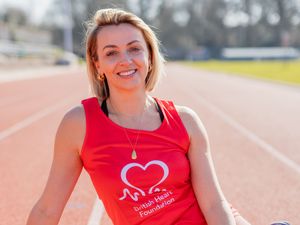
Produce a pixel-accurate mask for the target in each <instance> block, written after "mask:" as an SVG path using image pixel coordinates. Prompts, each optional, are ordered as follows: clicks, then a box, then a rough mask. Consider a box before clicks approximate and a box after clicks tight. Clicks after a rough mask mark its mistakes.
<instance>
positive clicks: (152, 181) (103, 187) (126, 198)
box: [81, 98, 207, 225]
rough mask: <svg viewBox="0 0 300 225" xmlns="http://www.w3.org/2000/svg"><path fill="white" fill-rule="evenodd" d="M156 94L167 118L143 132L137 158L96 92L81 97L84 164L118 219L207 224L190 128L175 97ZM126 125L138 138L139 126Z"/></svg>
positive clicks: (155, 224) (126, 224) (133, 223)
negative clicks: (193, 168)
mask: <svg viewBox="0 0 300 225" xmlns="http://www.w3.org/2000/svg"><path fill="white" fill-rule="evenodd" d="M155 100H156V102H157V103H158V104H159V106H160V108H161V109H162V112H163V115H164V119H163V122H162V124H161V126H160V127H159V128H157V129H156V130H153V131H141V132H140V136H139V140H138V143H137V146H136V152H137V155H138V157H137V159H135V160H133V159H131V152H132V148H131V145H130V144H129V142H128V139H127V137H126V135H125V133H124V130H123V127H121V126H119V125H118V124H116V123H114V122H113V121H111V120H110V119H109V118H108V117H107V116H106V115H105V114H104V113H103V111H102V110H101V108H100V105H99V103H98V100H97V98H89V99H86V100H83V101H82V104H83V106H84V110H85V116H86V136H85V140H84V144H83V147H82V152H81V158H82V162H83V165H84V168H85V169H86V171H87V172H88V173H89V175H90V177H91V180H92V182H93V185H94V187H95V189H96V191H97V194H98V196H99V198H100V199H101V200H102V202H103V205H104V207H105V209H106V211H107V214H108V215H109V216H110V218H111V220H112V221H113V223H114V224H115V225H139V224H141V225H206V224H207V223H206V222H205V219H204V216H203V214H202V212H201V210H200V208H199V206H198V203H197V200H196V197H195V195H194V192H193V189H192V185H191V178H190V166H189V161H188V159H187V155H186V154H187V151H188V148H189V136H188V134H187V131H186V129H185V127H184V125H183V123H182V121H181V119H180V117H179V115H178V113H177V111H176V109H175V107H174V104H173V103H172V102H170V101H163V100H159V99H155ZM126 130H127V133H128V136H129V138H130V139H131V140H135V138H136V135H137V134H138V130H135V129H126Z"/></svg>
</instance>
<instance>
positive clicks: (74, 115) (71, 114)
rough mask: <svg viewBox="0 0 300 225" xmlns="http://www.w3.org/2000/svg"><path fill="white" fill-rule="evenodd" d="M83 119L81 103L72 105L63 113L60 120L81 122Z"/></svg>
mask: <svg viewBox="0 0 300 225" xmlns="http://www.w3.org/2000/svg"><path fill="white" fill-rule="evenodd" d="M84 119H85V113H84V108H83V105H82V104H79V105H76V106H73V107H72V108H70V109H69V110H68V111H67V112H66V113H65V115H64V117H63V119H62V122H64V123H75V124H76V123H82V122H84Z"/></svg>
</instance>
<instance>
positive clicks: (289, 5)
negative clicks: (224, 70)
mask: <svg viewBox="0 0 300 225" xmlns="http://www.w3.org/2000/svg"><path fill="white" fill-rule="evenodd" d="M70 1H71V5H72V30H73V45H74V51H75V52H76V53H78V54H84V36H85V30H86V27H85V25H84V21H87V20H88V19H90V18H91V16H92V15H93V14H94V12H95V11H96V10H97V9H100V8H107V7H117V8H123V9H126V10H129V11H132V12H134V13H135V14H137V15H138V16H140V17H141V18H142V19H143V20H144V21H145V22H146V23H148V24H149V25H151V26H152V27H153V28H154V30H155V32H156V33H157V35H158V37H159V39H160V40H161V43H162V47H163V51H165V52H166V54H167V55H168V56H169V57H171V58H184V57H186V56H187V55H188V54H189V53H190V52H193V51H195V50H197V49H208V50H209V53H210V57H217V56H218V54H219V50H220V49H221V48H223V47H270V46H285V47H287V46H293V47H297V48H300V0H172V1H171V0H153V1H149V0H110V1H108V0H107V1H105V0H85V1H81V0H70ZM64 15H65V14H64V8H63V1H61V0H54V2H53V5H52V8H51V9H50V10H49V11H48V13H47V15H46V16H45V19H44V21H43V26H46V27H48V28H49V29H51V30H52V31H53V42H54V44H57V45H62V43H63V41H62V40H63V23H64V21H65V18H64Z"/></svg>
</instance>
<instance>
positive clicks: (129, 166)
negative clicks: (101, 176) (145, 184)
mask: <svg viewBox="0 0 300 225" xmlns="http://www.w3.org/2000/svg"><path fill="white" fill-rule="evenodd" d="M151 165H158V166H160V167H161V168H162V169H163V172H164V174H163V177H162V178H161V179H160V180H159V181H158V182H157V183H156V184H154V185H153V186H151V187H150V188H149V190H148V194H152V193H153V189H154V188H155V187H157V186H158V185H159V184H161V183H162V182H164V180H165V179H166V178H167V177H168V175H169V168H168V166H167V165H166V164H165V163H164V162H162V161H160V160H153V161H150V162H148V163H147V164H146V165H145V166H143V165H141V164H139V163H129V164H127V165H126V166H124V167H123V169H122V171H121V179H122V181H123V182H124V183H125V184H126V185H128V186H129V187H131V188H133V189H135V190H138V191H139V192H140V193H141V195H142V196H145V195H146V194H145V192H144V191H143V190H142V189H140V188H139V187H137V186H134V185H133V184H131V183H130V182H129V181H128V179H127V172H128V170H130V169H132V168H134V167H138V168H141V169H142V170H144V171H146V170H147V168H148V167H149V166H151ZM157 190H159V189H158V188H156V189H155V190H154V191H157ZM123 193H124V196H123V197H121V198H120V200H123V199H125V198H126V193H128V194H129V195H130V196H131V198H132V199H133V200H135V201H137V200H138V197H137V196H138V195H139V193H134V196H132V195H131V194H130V192H129V190H128V189H124V190H123Z"/></svg>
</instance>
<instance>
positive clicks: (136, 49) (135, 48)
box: [129, 47, 141, 52]
mask: <svg viewBox="0 0 300 225" xmlns="http://www.w3.org/2000/svg"><path fill="white" fill-rule="evenodd" d="M140 50H141V49H140V48H138V47H132V48H130V49H129V51H131V52H139V51H140Z"/></svg>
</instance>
